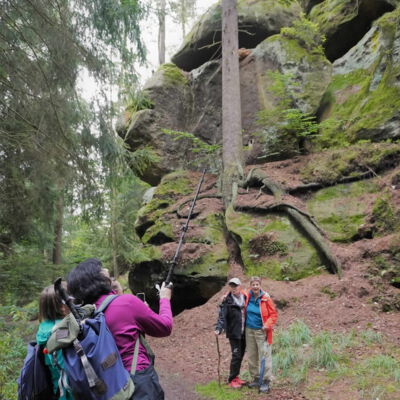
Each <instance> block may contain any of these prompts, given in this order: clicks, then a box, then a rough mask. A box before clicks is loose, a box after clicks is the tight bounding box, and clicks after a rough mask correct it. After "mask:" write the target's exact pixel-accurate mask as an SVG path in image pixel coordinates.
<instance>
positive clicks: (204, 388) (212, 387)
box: [196, 381, 243, 400]
mask: <svg viewBox="0 0 400 400" xmlns="http://www.w3.org/2000/svg"><path fill="white" fill-rule="evenodd" d="M196 392H197V393H199V394H201V395H202V396H204V397H206V398H208V399H213V400H241V399H243V391H242V390H241V391H238V390H233V389H230V388H228V387H227V386H226V385H224V384H222V383H221V386H219V385H218V382H216V381H211V382H210V383H208V384H206V385H196Z"/></svg>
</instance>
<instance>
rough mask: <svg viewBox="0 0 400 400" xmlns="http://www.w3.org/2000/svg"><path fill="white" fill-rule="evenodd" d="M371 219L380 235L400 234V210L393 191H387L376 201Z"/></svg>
mask: <svg viewBox="0 0 400 400" xmlns="http://www.w3.org/2000/svg"><path fill="white" fill-rule="evenodd" d="M371 219H372V223H373V224H374V227H375V228H376V230H377V233H378V234H387V233H392V232H400V210H399V209H398V208H397V207H396V205H395V204H394V202H393V194H392V192H391V191H389V190H386V191H385V192H383V193H382V194H381V195H380V196H379V197H378V198H377V199H376V200H375V203H374V205H373V208H372V218H371Z"/></svg>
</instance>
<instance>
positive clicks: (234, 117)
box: [222, 0, 243, 207]
mask: <svg viewBox="0 0 400 400" xmlns="http://www.w3.org/2000/svg"><path fill="white" fill-rule="evenodd" d="M238 48H239V45H238V17H237V9H236V0H222V149H223V150H222V159H223V178H222V194H223V197H224V202H225V206H226V207H227V206H228V205H229V204H230V203H231V201H232V199H233V197H234V196H235V193H236V192H237V184H238V181H239V179H241V177H242V176H243V155H242V152H243V140H242V121H241V106H240V76H239V57H238Z"/></svg>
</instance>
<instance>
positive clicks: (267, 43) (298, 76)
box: [253, 34, 332, 113]
mask: <svg viewBox="0 0 400 400" xmlns="http://www.w3.org/2000/svg"><path fill="white" fill-rule="evenodd" d="M253 57H254V59H255V64H256V69H257V70H258V71H265V72H264V73H262V74H260V75H259V77H258V92H259V98H260V100H261V106H262V108H268V107H271V102H272V104H274V103H275V104H276V102H277V100H278V101H279V100H280V99H277V98H276V97H277V93H274V92H273V91H272V90H271V86H272V85H273V84H274V82H273V81H271V79H270V75H269V74H268V73H267V72H279V73H281V74H283V75H285V76H288V77H290V79H288V80H287V84H288V85H290V87H289V88H287V93H288V94H289V96H290V98H291V100H292V107H293V106H294V107H296V108H298V109H299V110H300V111H302V112H304V113H314V112H316V111H317V108H318V107H319V104H320V101H321V98H322V95H323V93H324V92H325V90H326V88H327V87H328V85H329V82H330V79H331V72H332V68H331V64H330V62H329V61H328V60H327V59H326V58H325V56H324V55H323V54H322V53H321V52H319V51H315V52H314V51H313V50H309V49H307V48H305V46H303V45H302V44H301V43H300V42H299V41H298V40H297V39H296V38H293V37H288V36H286V35H284V34H281V35H275V36H272V37H270V38H268V39H266V40H264V41H263V42H262V43H260V44H259V45H258V46H257V47H256V48H255V49H254V51H253Z"/></svg>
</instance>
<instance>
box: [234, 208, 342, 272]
mask: <svg viewBox="0 0 400 400" xmlns="http://www.w3.org/2000/svg"><path fill="white" fill-rule="evenodd" d="M235 211H242V212H243V211H244V212H252V213H263V214H268V213H272V212H283V213H285V214H287V215H288V217H289V219H291V220H292V221H293V223H294V224H295V225H296V226H297V227H298V228H299V230H300V231H301V232H302V233H303V234H304V235H305V236H306V237H307V238H308V239H309V241H310V242H311V243H312V244H313V246H314V247H315V249H316V250H317V252H318V253H319V254H320V256H321V258H322V259H323V260H324V262H325V265H326V267H327V269H328V271H329V272H331V273H334V274H335V273H336V274H338V275H339V277H341V267H340V263H339V262H338V260H337V259H336V257H335V256H334V255H333V254H332V252H331V250H330V248H329V246H328V244H327V243H326V240H325V239H324V234H323V232H322V231H321V230H320V228H318V226H317V225H316V224H315V223H314V221H312V219H311V217H310V216H309V215H308V214H307V213H304V212H303V211H301V210H299V209H298V208H296V207H294V206H292V205H290V204H285V203H275V204H272V205H270V206H266V207H260V206H249V207H246V206H245V207H243V206H241V207H235Z"/></svg>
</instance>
